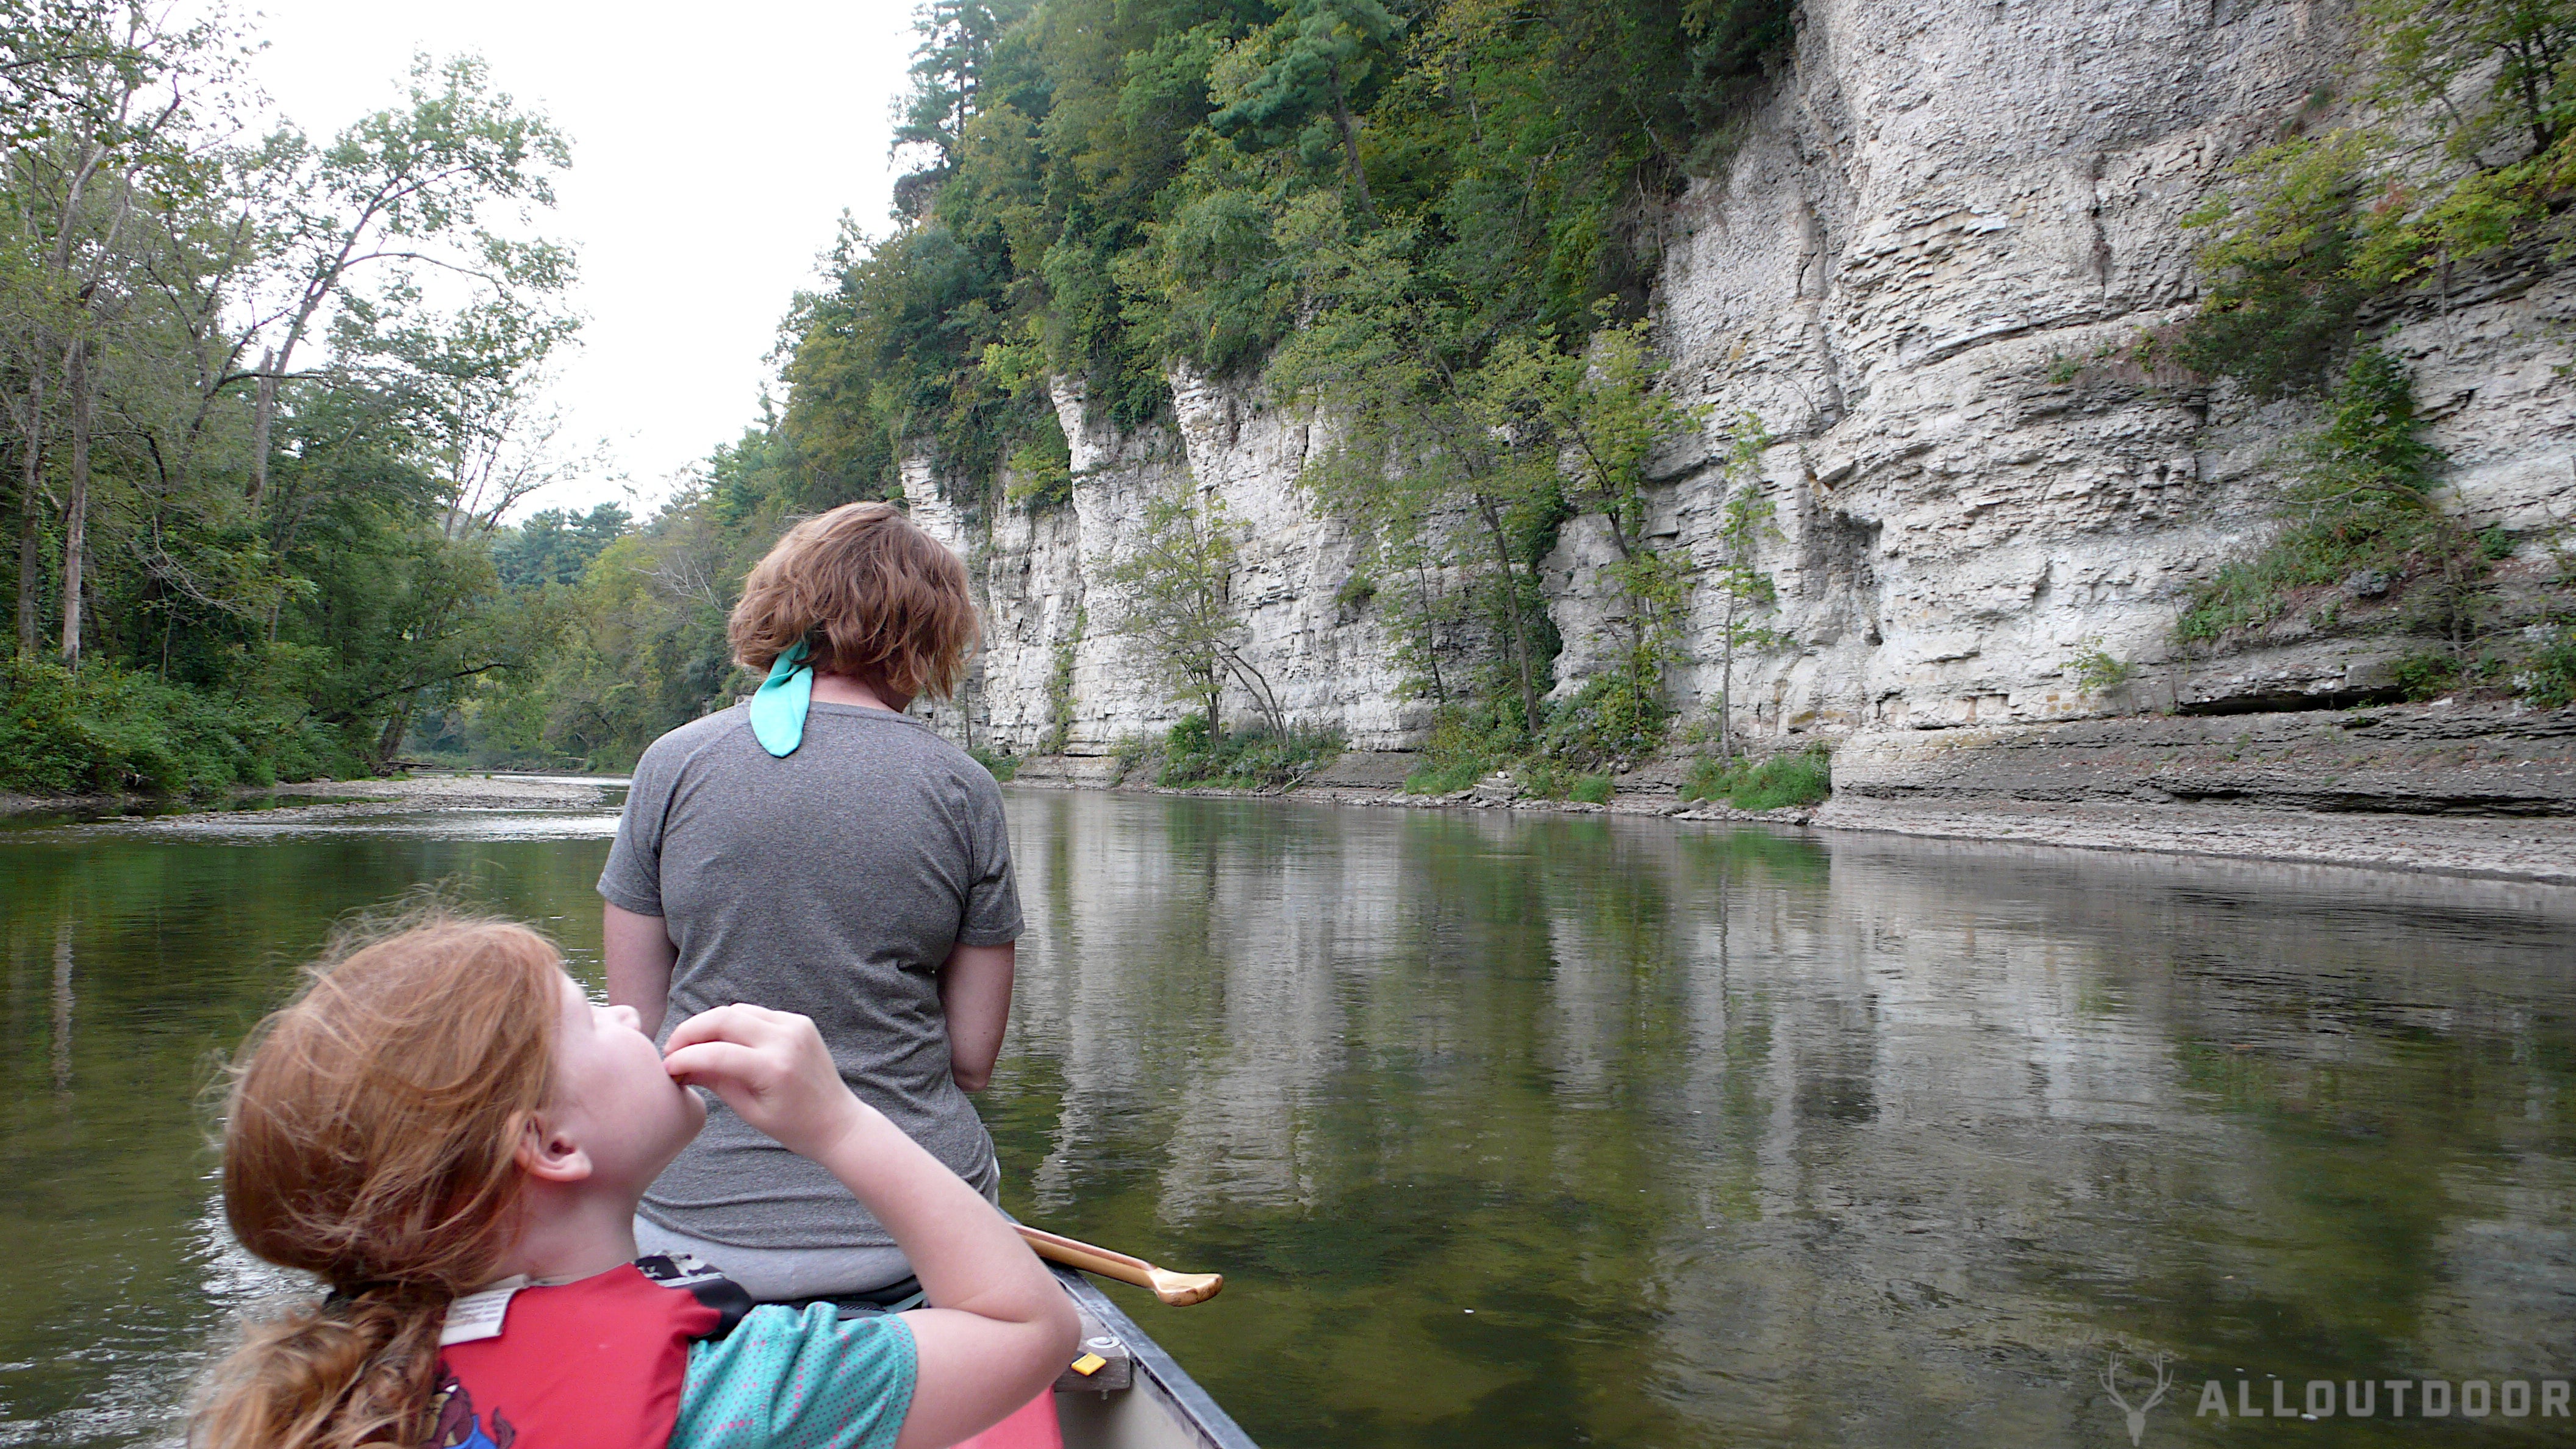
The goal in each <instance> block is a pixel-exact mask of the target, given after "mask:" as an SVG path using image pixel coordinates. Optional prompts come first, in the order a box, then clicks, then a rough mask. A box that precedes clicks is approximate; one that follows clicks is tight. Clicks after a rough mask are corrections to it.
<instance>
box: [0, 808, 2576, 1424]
mask: <svg viewBox="0 0 2576 1449" xmlns="http://www.w3.org/2000/svg"><path fill="white" fill-rule="evenodd" d="M1011 812H1012V819H1013V829H1014V844H1015V850H1016V853H1017V857H1018V860H1019V863H1020V868H1021V871H1022V891H1023V896H1024V900H1025V902H1026V905H1027V908H1028V914H1029V918H1030V933H1029V935H1028V937H1027V939H1026V940H1025V942H1024V943H1023V954H1022V971H1021V988H1020V996H1019V1004H1018V1007H1017V1011H1016V1015H1015V1020H1014V1025H1013V1028H1012V1037H1011V1040H1010V1043H1009V1045H1008V1047H1007V1049H1006V1053H1005V1057H1004V1061H1003V1064H1002V1068H1001V1070H1000V1072H999V1073H998V1074H997V1079H996V1083H995V1086H994V1088H993V1090H992V1091H991V1092H989V1093H988V1094H987V1095H986V1098H985V1101H984V1110H985V1112H986V1115H987V1117H988V1120H990V1121H991V1122H992V1124H993V1127H994V1132H995V1135H996V1138H997V1139H998V1140H999V1142H1000V1143H1001V1146H1002V1153H1003V1158H1004V1161H1005V1165H1006V1168H1007V1170H1008V1177H1007V1179H1006V1183H1005V1188H1004V1191H1005V1201H1006V1202H1007V1203H1008V1204H1009V1205H1010V1206H1011V1207H1012V1208H1013V1209H1014V1210H1015V1211H1018V1212H1020V1213H1021V1214H1022V1215H1023V1216H1026V1217H1029V1218H1031V1219H1033V1220H1035V1221H1038V1222H1041V1223H1044V1224H1046V1225H1048V1226H1053V1227H1057V1228H1060V1229H1062V1230H1065V1231H1069V1232H1073V1233H1076V1234H1079V1235H1082V1236H1086V1237H1093V1238H1096V1239H1100V1240H1104V1241H1108V1242H1111V1243H1116V1244H1120V1245H1125V1246H1130V1247H1133V1248H1135V1249H1136V1250H1138V1251H1142V1252H1145V1253H1147V1254H1148V1255H1149V1256H1154V1257H1157V1258H1158V1259H1160V1260H1161V1261H1164V1262H1166V1263H1169V1264H1172V1265H1173V1266H1179V1267H1219V1268H1222V1269H1223V1270H1224V1271H1225V1272H1226V1273H1227V1275H1228V1278H1229V1280H1230V1286H1229V1288H1228V1290H1227V1292H1226V1294H1225V1295H1224V1296H1223V1297H1221V1298H1219V1299H1217V1300H1215V1301H1214V1302H1212V1303H1210V1304H1207V1305H1205V1306H1203V1307H1199V1308H1193V1309H1190V1310H1188V1311H1186V1312H1184V1313H1175V1312H1171V1311H1168V1310H1157V1309H1154V1308H1152V1307H1151V1305H1150V1304H1141V1303H1140V1304H1139V1305H1137V1307H1136V1308H1135V1311H1136V1312H1138V1313H1139V1314H1140V1316H1141V1317H1142V1318H1143V1321H1144V1322H1145V1323H1146V1325H1147V1326H1148V1327H1149V1328H1150V1329H1151V1330H1152V1331H1153V1332H1155V1333H1156V1334H1157V1335H1158V1336H1159V1337H1161V1338H1163V1339H1164V1341H1165V1342H1166V1343H1167V1345H1168V1346H1170V1347H1171V1348H1172V1349H1173V1350H1174V1351H1175V1352H1176V1353H1177V1354H1178V1355H1179V1356H1180V1357H1181V1358H1182V1360H1183V1361H1184V1362H1185V1363H1187V1364H1188V1365H1189V1366H1190V1367H1191V1368H1192V1370H1193V1371H1194V1372H1196V1373H1197V1374H1199V1376H1200V1377H1201V1378H1202V1380H1203V1381H1204V1382H1206V1383H1207V1384H1208V1386H1209V1387H1210V1389H1211V1390H1212V1391H1213V1392H1215V1393H1216V1395H1217V1396H1218V1397H1219V1398H1220V1399H1221V1400H1223V1401H1224V1402H1225V1403H1226V1404H1227V1405H1228V1407H1229V1408H1231V1409H1232V1410H1233V1411H1234V1412H1235V1413H1236V1415H1237V1417H1238V1418H1240V1419H1241V1420H1242V1421H1243V1422H1244V1423H1245V1424H1246V1426H1247V1427H1248V1428H1250V1429H1251V1430H1252V1431H1253V1432H1254V1434H1255V1435H1256V1436H1257V1437H1258V1438H1260V1440H1261V1441H1262V1442H1263V1443H1264V1444H1266V1445H1269V1446H1272V1449H1292V1446H1322V1445H1350V1444H1360V1445H1391V1446H1393V1445H1401V1446H1434V1445H1452V1444H1456V1445H1465V1444H1470V1443H1473V1444H1476V1445H1489V1444H1521V1443H1550V1444H1554V1443H1568V1442H1592V1443H1601V1444H1621V1445H1636V1446H1658V1449H1661V1446H1686V1445H1702V1444H1707V1445H1716V1444H1739V1443H1741V1444H1795V1445H1855V1446H1857V1445H1883V1444H1890V1443H1928V1444H1948V1443H1969V1442H1982V1443H1997V1444H2008V1445H2057V1444H2062V1443H2098V1444H2117V1443H2126V1442H2127V1437H2128V1436H2127V1430H2126V1426H2125V1423H2124V1422H2123V1418H2122V1415H2121V1414H2120V1412H2119V1410H2118V1408H2117V1406H2116V1405H2114V1404H2113V1403H2112V1402H2111V1400H2110V1398H2109V1397H2108V1395H2107V1394H2106V1393H2105V1392H2104V1391H2103V1389H2102V1384H2101V1371H2102V1369H2103V1368H2104V1366H2105V1365H2106V1363H2107V1360H2108V1356H2109V1353H2110V1352H2111V1351H2112V1350H2113V1348H2114V1347H2115V1346H2120V1345H2125V1346H2126V1347H2127V1349H2128V1350H2129V1355H2130V1362H2131V1364H2132V1369H2133V1372H2134V1366H2135V1364H2136V1363H2137V1362H2139V1361H2140V1360H2141V1359H2142V1358H2144V1357H2146V1356H2150V1355H2153V1354H2155V1353H2157V1352H2164V1353H2166V1354H2168V1355H2170V1361H2171V1367H2172V1368H2173V1369H2174V1371H2175V1374H2176V1383H2175V1386H2174V1389H2173V1392H2172V1393H2171V1394H2169V1395H2168V1397H2167V1399H2166V1400H2165V1401H2164V1402H2163V1403H2162V1404H2160V1405H2159V1406H2158V1407H2157V1408H2155V1409H2154V1410H2152V1411H2150V1413H2149V1418H2148V1419H2147V1421H2146V1428H2145V1432H2146V1433H2147V1434H2149V1435H2152V1436H2155V1437H2154V1438H2153V1440H2152V1441H2151V1442H2156V1443H2169V1444H2170V1443H2188V1442H2195V1441H2198V1442H2215V1441H2216V1440H2217V1439H2219V1438H2221V1437H2223V1433H2224V1429H2225V1426H2224V1425H2222V1423H2221V1421H2218V1420H2216V1419H2215V1418H2195V1417H2194V1416H2193V1415H2192V1413H2191V1409H2192V1407H2193V1406H2194V1405H2195V1404H2196V1403H2197V1400H2198V1396H2199V1389H2200V1384H2201V1382H2202V1380H2203V1379H2204V1378H2207V1377H2219V1378H2223V1379H2225V1380H2226V1381H2227V1382H2228V1383H2229V1384H2230V1385H2232V1384H2233V1383H2234V1381H2235V1380H2236V1378H2237V1377H2239V1376H2240V1374H2241V1375H2243V1376H2246V1377H2248V1378H2249V1379H2250V1381H2251V1382H2252V1384H2253V1385H2254V1388H2253V1390H2252V1392H2253V1393H2254V1394H2255V1396H2256V1399H2257V1401H2258V1402H2268V1395H2267V1392H2266V1389H2265V1387H2264V1379H2265V1376H2266V1375H2279V1376H2281V1377H2282V1378H2284V1379H2286V1380H2289V1381H2290V1382H2291V1383H2292V1384H2294V1385H2295V1384H2298V1383H2300V1382H2302V1381H2304V1380H2307V1379H2311V1378H2335V1379H2343V1378H2355V1379H2358V1378H2363V1377H2370V1378H2376V1379H2387V1378H2396V1377H2408V1378H2420V1377H2427V1376H2447V1377H2449V1378H2452V1379H2455V1380H2466V1379H2470V1378H2479V1377H2484V1378H2489V1379H2499V1380H2500V1379H2506V1378H2511V1377H2523V1378H2542V1377H2553V1376H2554V1377H2568V1376H2570V1372H2571V1370H2576V1364H2571V1363H2570V1362H2569V1352H2570V1351H2569V1348H2568V1345H2569V1344H2570V1342H2571V1338H2576V1221H2571V1217H2576V1209H2572V1208H2571V1204H2576V1192H2572V1191H2571V1189H2576V1180H2572V1179H2576V1171H2571V1164H2576V1130H2572V1128H2576V1124H2572V1123H2571V1115H2576V1114H2571V1109H2570V1095H2569V1091H2568V1088H2569V1084H2570V1076H2571V1069H2576V1029H2571V1018H2572V1017H2576V1012H2571V1005H2576V983H2571V977H2570V973H2569V971H2568V967H2569V965H2570V964H2571V962H2570V951H2569V942H2570V941H2571V940H2576V935H2571V931H2570V927H2571V925H2576V892H2569V891H2564V890H2552V889H2548V888H2541V887H2521V886H2508V885H2502V884H2496V883H2481V882H2461V881H2441V880H2429V879H2413V878H2407V877H2396V876H2387V875H2372V874H2364V873H2355V872H2336V871H2328V870H2320V869H2312V868H2276V867H2260V866H2252V865H2242V864H2223V863H2190V862H2183V861H2176V860H2162V859H2159V860H2143V861H2132V860H2123V859H2120V858H2118V857H2112V856H2104V855H2094V854H2069V853H2051V852H2046V851H2039V850H2032V849H2026V848H2025V849H1990V850H1969V849H1961V848H1956V847H1946V846H1935V845H1923V844H1918V843H1906V842H1889V841H1873V840H1868V839H1862V838H1833V839H1830V840H1819V839H1811V838H1791V837H1782V836H1773V835H1769V834H1764V833H1759V832H1729V831H1722V830H1713V829H1702V828H1693V827H1677V826H1674V825H1671V824H1669V823H1667V822H1662V821H1630V820H1608V819H1601V818H1597V817H1595V818H1583V819H1561V818H1550V819H1537V820H1533V819H1530V818H1527V817H1521V818H1512V817H1509V816H1505V815H1498V814H1465V815H1461V814H1446V813H1442V814H1427V813H1414V812H1403V811H1382V810H1363V809H1341V810H1336V809H1329V808H1322V807H1309V806H1300V805H1287V804H1281V803H1277V802H1237V801H1206V800H1179V799H1158V798H1126V797H1107V796H1099V795H1084V794H1055V793H1048V792H1038V791H1015V792H1013V794H1012V796H1011ZM270 821H274V822H275V827H276V828H270ZM370 822H372V823H370ZM245 823H247V824H250V825H252V826H253V827H254V828H251V829H247V830H245V829H241V828H238V827H240V826H242V825H243V824H245ZM611 823H612V817H609V816H606V815H603V814H601V813H599V812H597V811H566V812H562V813H559V814H549V813H540V814H534V815H532V814H529V813H527V812H503V811H490V810H479V811H452V812H417V811H404V810H385V809H376V810H374V811H373V812H371V813H363V814H362V813H361V812H355V811H349V812H341V813H337V814H331V815H317V816H313V817H306V818H303V819H301V820H300V821H299V820H298V819H297V818H296V817H287V816H276V817H268V818H267V819H265V820H263V819H261V818H260V817H256V816H235V817H225V818H222V819H220V820H213V821H193V822H192V821H183V820H176V819H173V820H163V821H153V822H142V823H135V824H117V825H99V826H90V827H83V828H79V829H72V830H57V831H48V832H14V833H0V874H5V878H6V879H7V880H8V882H9V888H8V891H7V893H6V895H5V898H0V950H5V953H6V954H5V958H0V966H5V971H6V975H5V978H0V987H5V993H0V1031H5V1037H0V1040H5V1043H6V1048H5V1052H0V1091H4V1092H5V1093H6V1099H5V1108H4V1109H0V1113H5V1115H0V1217H5V1220H6V1221H9V1222H11V1223H13V1224H18V1225H21V1241H20V1244H19V1248H18V1250H17V1251H16V1252H14V1253H13V1254H11V1255H10V1256H9V1257H8V1258H7V1259H6V1260H5V1266H0V1444H46V1445H55V1444H64V1445H75V1444H76V1445H110V1444H127V1443H134V1442H141V1441H147V1440H150V1439H151V1438H153V1437H154V1436H155V1435H157V1434H160V1433H163V1432H165V1431H166V1424H167V1412H168V1409H169V1407H170V1406H171V1405H172V1404H174V1403H175V1402H176V1401H177V1399H178V1397H179V1395H180V1392H181V1387H182V1385H183V1384H184V1382H185V1380H186V1378H187V1376H188V1374H189V1373H190V1372H192V1371H193V1369H194V1367H195V1365H196V1363H197V1362H198V1361H199V1356H200V1355H201V1353H202V1351H203V1347H204V1345H205V1343H206V1342H207V1340H208V1336H209V1335H210V1334H211V1333H213V1332H214V1331H215V1330H216V1328H217V1327H218V1325H219V1324H220V1323H221V1321H222V1320H223V1317H224V1315H225V1314H226V1313H227V1312H228V1311H230V1309H231V1308H232V1306H234V1305H236V1304H239V1303H241V1302H243V1301H245V1300H246V1299H247V1298H249V1297H252V1296H255V1295H257V1294H259V1293H262V1292H266V1291H273V1290H274V1288H275V1286H276V1285H277V1283H278V1279H277V1278H276V1276H275V1275H272V1274H269V1273H267V1272H266V1271H265V1270H263V1269H260V1268H259V1267H258V1265H256V1264H254V1263H251V1262H250V1261H249V1260H247V1259H245V1258H243V1257H242V1256H241V1255H240V1254H239V1252H238V1250H236V1249H233V1248H231V1247H230V1245H229V1244H228V1243H227V1242H226V1241H225V1239H224V1236H223V1234H222V1231H221V1226H220V1219H219V1216H218V1215H217V1214H216V1213H215V1212H214V1210H213V1208H212V1193H213V1183H212V1180H211V1178H210V1176H209V1173H210V1170H211V1167H212V1162H211V1160H210V1159H209V1157H208V1156H207V1155H206V1153H205V1152H204V1150H203V1136H202V1118H201V1117H200V1116H199V1115H198V1114H197V1113H196V1111H195V1109H194V1107H193V1105H192V1104H193V1103H194V1101H195V1100H196V1094H197V1092H198V1091H199V1089H200V1088H201V1087H202V1085H203V1084H204V1083H205V1082H206V1081H207V1080H208V1078H209V1068H210V1062H211V1060H212V1054H213V1053H215V1052H218V1051H220V1050H221V1049H223V1048H224V1047H226V1046H228V1045H230V1044H231V1043H232V1042H234V1041H236V1040H238V1038H239V1036H240V1034H241V1032H242V1031H243V1030H244V1029H245V1028H246V1027H247V1026H248V1025H249V1024H250V1022H251V1021H253V1020H255V1019H256V1017H257V1015H258V1013H259V1012H260V1011H261V1010H262V1009H264V1008H265V1007H266V1006H267V1005H268V1004H270V1003H271V1002H272V1001H273V1000H274V999H275V998H276V996H277V995H278V994H279V993H280V992H281V991H282V990H283V989H284V988H285V986H286V984H287V982H288V980H289V978H290V977H291V974H292V968H293V963H294V962H295V961H296V960H298V959H300V958H301V957H303V956H304V955H306V954H307V953H309V952H310V951H311V950H312V949H313V947H314V946H315V945H316V944H317V943H318V942H319V941H320V939H321V938H322V936H323V935H324V933H325V932H326V930H327V928H328V925H329V923H330V921H331V920H332V919H333V918H334V917H335V916H337V915H338V914H339V913H341V912H343V911H345V910H347V909H349V908H352V907H355V906H359V905H364V904H369V903H373V902H378V901H382V900H385V899H388V898H391V897H393V896H395V895H397V894H399V893H400V892H401V891H402V890H403V889H404V888H405V887H407V886H408V885H410V884H412V883H413V882H416V881H420V880H431V879H440V878H448V877H453V878H456V879H458V880H460V881H461V882H462V883H463V885H464V888H465V889H466V890H467V891H468V892H469V893H471V894H473V895H476V896H478V897H479V898H481V899H483V900H486V901H488V902H490V903H491V904H493V905H494V906H496V907H497V908H499V909H502V910H506V911H509V912H512V913H514V914H521V915H526V916H529V917H532V918H536V919H539V920H543V921H545V922H546V923H547V924H548V925H549V927H550V928H552V929H554V930H556V931H557V932H558V933H559V934H560V935H561V936H562V937H563V938H564V940H565V941H566V943H567V945H568V946H569V947H570V948H571V951H572V955H573V958H574V960H575V963H576V966H577V968H578V969H580V970H582V971H584V972H586V973H591V974H593V976H594V978H595V972H596V962H597V930H598V925H597V919H598V918H597V905H596V898H595V897H594V896H592V894H591V892H590V887H591V882H592V880H593V879H594V878H595V876H596V873H597V869H598V865H599V862H600V859H601V857H602V856H603V855H604V853H605V850H606V839H605V836H606V833H607V830H608V828H609V826H610V824H611ZM1471 1310H1472V1311H1471ZM2133 1381H2134V1380H2133ZM2293 1397H2294V1398H2295V1397H2297V1394H2296V1391H2295V1389H2294V1390H2293ZM2130 1401H2131V1402H2132V1403H2135V1402H2138V1401H2139V1396H2138V1395H2136V1394H2132V1395H2130ZM2566 1422H2567V1421H2564V1420H2560V1421H2556V1422H2555V1423H2543V1422H2541V1421H2538V1420H2536V1419H2532V1418H2527V1417H2526V1418H2522V1419H2518V1420H2507V1419H2505V1418H2503V1417H2502V1416H2501V1415H2496V1416H2491V1417H2489V1418H2486V1419H2484V1420H2479V1421H2475V1422H2471V1421H2467V1420H2463V1419H2459V1418H2453V1419H2451V1420H2450V1421H2448V1424H2447V1430H2448V1432H2449V1433H2450V1434H2451V1435H2453V1436H2466V1437H2469V1438H2474V1439H2476V1440H2478V1441H2479V1442H2482V1443H2484V1442H2492V1443H2533V1444H2537V1443H2552V1442H2564V1440H2565V1438H2566V1429H2565V1424H2566ZM2235 1427H2236V1428H2237V1429H2238V1430H2239V1436H2240V1437H2241V1436H2242V1431H2243V1430H2245V1429H2249V1428H2255V1427H2258V1426H2252V1425H2242V1424H2239V1425H2236V1426H2235ZM2437 1431H2439V1430H2438V1428H2437V1427H2436V1426H2427V1425H2424V1424H2421V1423H2420V1422H2412V1421H2410V1422H2406V1423H2403V1424H2392V1423H2390V1422H2389V1421H2388V1420H2386V1419H2384V1418H2382V1419H2377V1420H2373V1421H2360V1422H2356V1421H2349V1420H2342V1419H2337V1420H2334V1421H2329V1422H2325V1423H2317V1424H2302V1425H2300V1426H2299V1427H2298V1429H2297V1430H2295V1431H2293V1430H2290V1429H2289V1428H2287V1427H2286V1426H2284V1427H2283V1428H2282V1429H2281V1430H2279V1431H2278V1432H2280V1433H2282V1434H2291V1433H2295V1434H2296V1436H2297V1437H2298V1438H2299V1439H2300V1440H2301V1442H2303V1443H2314V1444H2320V1445H2325V1444H2361V1443H2390V1444H2395V1443H2401V1442H2404V1443H2414V1442H2419V1441H2420V1439H2421V1436H2422V1434H2424V1433H2426V1432H2437Z"/></svg>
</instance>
